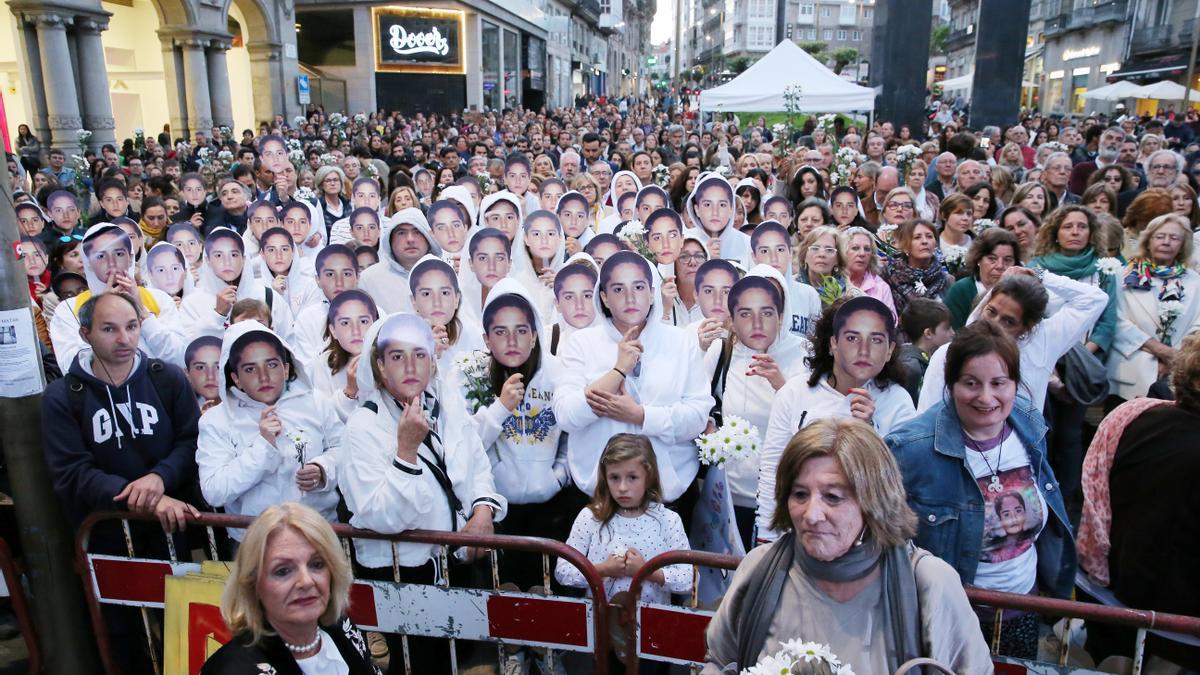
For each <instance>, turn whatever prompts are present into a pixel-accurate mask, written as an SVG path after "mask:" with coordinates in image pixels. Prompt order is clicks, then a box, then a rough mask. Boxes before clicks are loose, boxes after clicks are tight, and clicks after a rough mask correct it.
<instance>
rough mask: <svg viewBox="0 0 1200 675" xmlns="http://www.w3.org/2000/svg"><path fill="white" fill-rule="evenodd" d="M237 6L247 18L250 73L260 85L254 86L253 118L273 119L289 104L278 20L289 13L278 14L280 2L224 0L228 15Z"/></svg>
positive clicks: (257, 120) (247, 48)
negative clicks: (277, 112) (275, 3)
mask: <svg viewBox="0 0 1200 675" xmlns="http://www.w3.org/2000/svg"><path fill="white" fill-rule="evenodd" d="M234 9H236V11H237V13H239V14H240V15H241V16H242V17H243V18H244V19H245V22H244V23H243V24H242V35H243V37H244V40H245V47H246V51H247V52H248V53H249V59H250V76H251V79H252V81H253V82H255V83H257V84H258V85H259V86H255V87H254V88H253V89H252V94H253V101H252V103H253V109H254V121H255V122H261V121H265V120H270V119H271V118H272V117H273V116H274V114H275V112H276V111H283V110H285V108H286V101H285V100H284V99H285V96H284V91H285V90H284V84H283V83H284V79H283V72H282V68H281V65H282V63H283V39H282V37H281V35H280V29H279V25H280V24H279V22H280V21H281V20H284V19H286V18H287V17H286V16H285V17H281V16H279V9H278V8H277V6H275V5H273V4H270V3H267V2H264V1H263V0H225V14H226V16H229V15H232V14H233V12H234ZM288 11H289V12H290V11H291V10H290V6H289V9H288ZM267 83H269V85H268V86H262V85H264V84H267Z"/></svg>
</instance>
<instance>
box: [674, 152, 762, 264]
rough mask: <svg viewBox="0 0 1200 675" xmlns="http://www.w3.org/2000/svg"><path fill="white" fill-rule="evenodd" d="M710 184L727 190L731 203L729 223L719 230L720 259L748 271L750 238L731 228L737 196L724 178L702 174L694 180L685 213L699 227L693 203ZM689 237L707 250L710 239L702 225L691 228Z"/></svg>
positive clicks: (698, 219)
mask: <svg viewBox="0 0 1200 675" xmlns="http://www.w3.org/2000/svg"><path fill="white" fill-rule="evenodd" d="M712 184H722V185H724V186H725V188H726V189H728V190H729V194H730V195H731V196H732V198H733V201H731V202H730V204H729V207H730V208H729V222H727V223H725V227H724V229H722V230H721V234H720V235H719V237H718V238H719V239H720V240H721V258H724V259H725V260H729V261H731V262H735V263H737V264H739V265H741V266H742V269H750V266H751V265H750V263H751V261H752V259H753V256H752V255H751V253H752V251H751V250H750V237H748V236H746V235H745V234H744V233H742V232H738V231H737V229H735V228H734V227H733V220H734V210H735V209H736V208H737V203H736V202H737V195H736V194H734V192H733V186H732V185H730V184H729V181H727V180H725V177H724V176H722V175H721V174H718V173H702V174H700V175H699V176H698V177H697V178H696V185H695V187H694V188H693V189H692V193H691V194H689V195H688V196H687V202H686V204H687V213H688V216H689V217H690V218H691V221H692V222H693V223H696V224H698V225H699V223H700V217H699V216H698V215H696V206H695V204H694V201H695V200H696V198H697V197H698V196H699V195H700V192H701V190H702V189H703V188H705V187H708V186H710V185H712ZM686 234H688V235H689V236H693V237H695V238H696V239H699V240H700V242H701V243H703V244H704V249H705V250H708V240H709V239H711V238H712V237H710V236H709V234H708V232H707V231H705V229H704V226H703V225H699V226H698V227H694V228H691V229H689V230H688V231H687V233H686Z"/></svg>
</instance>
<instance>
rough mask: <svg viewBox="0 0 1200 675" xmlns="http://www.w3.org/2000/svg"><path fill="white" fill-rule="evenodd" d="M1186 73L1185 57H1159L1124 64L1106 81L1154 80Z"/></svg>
mask: <svg viewBox="0 0 1200 675" xmlns="http://www.w3.org/2000/svg"><path fill="white" fill-rule="evenodd" d="M1186 72H1187V57H1185V56H1160V57H1158V58H1155V59H1146V60H1143V61H1133V62H1131V63H1128V64H1125V67H1123V68H1121V69H1120V70H1118V71H1116V72H1115V73H1113V74H1111V75H1109V76H1108V77H1107V78H1106V79H1107V80H1108V81H1109V82H1118V81H1120V80H1134V81H1142V80H1156V79H1161V78H1164V77H1172V76H1175V75H1183V74H1184V73H1186Z"/></svg>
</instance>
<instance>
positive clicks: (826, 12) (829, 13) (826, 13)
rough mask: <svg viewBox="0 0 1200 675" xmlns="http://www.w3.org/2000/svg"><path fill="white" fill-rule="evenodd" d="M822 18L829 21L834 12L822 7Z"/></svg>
mask: <svg viewBox="0 0 1200 675" xmlns="http://www.w3.org/2000/svg"><path fill="white" fill-rule="evenodd" d="M821 16H823V17H824V18H826V19H828V18H829V17H831V16H833V10H832V9H830V8H829V7H822V8H821Z"/></svg>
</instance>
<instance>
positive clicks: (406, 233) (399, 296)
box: [358, 208, 442, 314]
mask: <svg viewBox="0 0 1200 675" xmlns="http://www.w3.org/2000/svg"><path fill="white" fill-rule="evenodd" d="M429 253H432V254H433V255H435V256H441V255H442V247H441V246H439V245H438V243H437V240H435V239H434V238H433V233H432V232H430V231H429V221H427V220H425V214H424V213H421V209H416V208H408V209H401V210H400V211H397V212H396V215H394V216H392V218H391V220H389V221H387V222H385V223H384V225H383V229H382V230H381V232H380V236H379V264H378V265H372V266H371V267H369V268H368V269H367V270H366V271H365V272H363V273H362V277H361V278H360V279H359V281H358V287H359V288H361V289H363V290H364V291H366V292H367V293H369V294H370V295H371V297H372V298H374V300H375V304H376V305H378V306H379V310H380V311H381V312H383V313H385V314H395V313H396V312H411V311H412V294H411V293H410V292H409V290H408V274H409V272H410V271H411V270H412V268H413V265H416V264H417V261H418V260H420V259H421V258H422V257H423V256H425V255H426V254H429Z"/></svg>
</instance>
